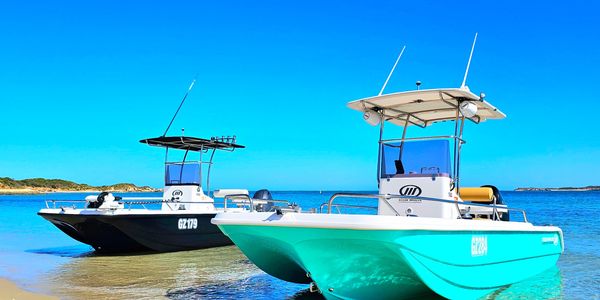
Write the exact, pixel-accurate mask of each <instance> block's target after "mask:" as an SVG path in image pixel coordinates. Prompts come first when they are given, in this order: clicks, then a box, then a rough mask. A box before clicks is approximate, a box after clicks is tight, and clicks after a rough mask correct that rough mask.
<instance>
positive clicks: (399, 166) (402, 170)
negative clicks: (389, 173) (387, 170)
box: [394, 159, 404, 175]
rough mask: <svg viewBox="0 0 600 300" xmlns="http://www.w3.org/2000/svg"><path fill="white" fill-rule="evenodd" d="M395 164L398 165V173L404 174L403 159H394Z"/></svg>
mask: <svg viewBox="0 0 600 300" xmlns="http://www.w3.org/2000/svg"><path fill="white" fill-rule="evenodd" d="M394 165H395V166H396V175H400V174H404V164H402V161H401V160H399V159H397V160H394Z"/></svg>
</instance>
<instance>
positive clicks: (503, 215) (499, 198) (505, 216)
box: [481, 185, 510, 221]
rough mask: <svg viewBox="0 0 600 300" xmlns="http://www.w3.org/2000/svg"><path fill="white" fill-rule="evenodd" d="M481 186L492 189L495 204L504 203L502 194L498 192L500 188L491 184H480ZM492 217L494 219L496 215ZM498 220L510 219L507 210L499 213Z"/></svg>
mask: <svg viewBox="0 0 600 300" xmlns="http://www.w3.org/2000/svg"><path fill="white" fill-rule="evenodd" d="M481 187H487V188H490V189H492V193H493V194H494V197H495V198H496V204H504V199H502V194H500V190H499V189H498V188H497V187H495V186H493V185H482V186H481ZM493 219H494V220H495V219H496V216H493ZM500 220H502V221H510V213H509V212H508V211H507V212H505V213H500Z"/></svg>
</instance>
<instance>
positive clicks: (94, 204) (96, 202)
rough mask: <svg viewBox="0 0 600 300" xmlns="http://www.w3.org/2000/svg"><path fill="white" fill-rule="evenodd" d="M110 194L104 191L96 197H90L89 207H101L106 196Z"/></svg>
mask: <svg viewBox="0 0 600 300" xmlns="http://www.w3.org/2000/svg"><path fill="white" fill-rule="evenodd" d="M106 196H108V192H102V193H100V195H98V197H96V199H95V200H94V199H90V200H89V202H90V203H89V204H88V206H87V208H99V207H100V206H101V205H102V203H104V197H106Z"/></svg>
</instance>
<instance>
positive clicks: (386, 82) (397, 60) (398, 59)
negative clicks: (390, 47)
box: [378, 46, 406, 96]
mask: <svg viewBox="0 0 600 300" xmlns="http://www.w3.org/2000/svg"><path fill="white" fill-rule="evenodd" d="M404 49H406V46H404V47H402V51H400V55H398V58H397V59H396V62H395V63H394V66H393V67H392V70H391V71H390V74H389V75H388V77H387V79H386V80H385V83H384V84H383V86H382V87H381V91H379V95H378V96H381V94H383V90H384V89H385V86H386V85H387V84H388V81H390V77H392V74H394V70H395V69H396V66H397V65H398V62H399V61H400V57H402V53H404Z"/></svg>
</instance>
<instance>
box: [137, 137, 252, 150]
mask: <svg viewBox="0 0 600 300" xmlns="http://www.w3.org/2000/svg"><path fill="white" fill-rule="evenodd" d="M140 143H143V144H148V145H150V146H158V147H168V148H175V149H181V150H190V151H203V150H210V149H221V150H233V149H237V148H245V147H244V146H242V145H238V144H235V138H230V137H225V138H220V137H219V138H211V139H210V140H207V139H203V138H196V137H191V136H161V137H155V138H150V139H144V140H140Z"/></svg>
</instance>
